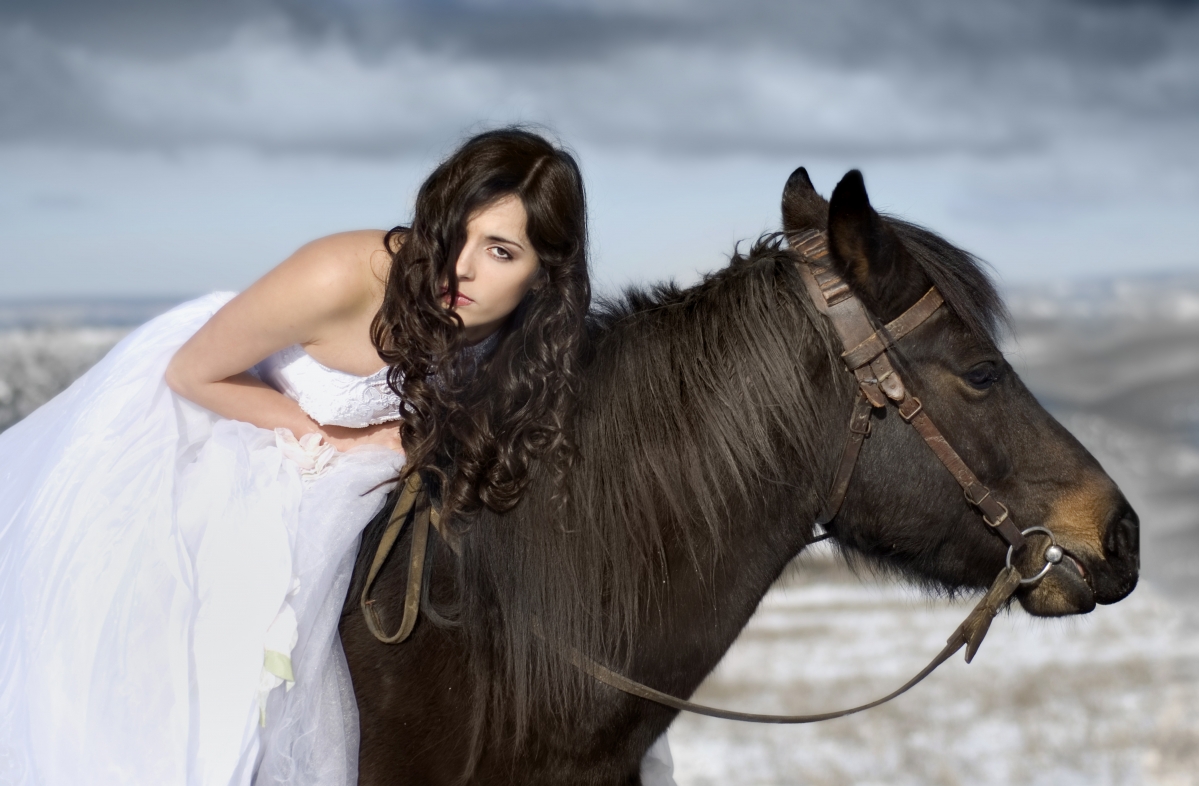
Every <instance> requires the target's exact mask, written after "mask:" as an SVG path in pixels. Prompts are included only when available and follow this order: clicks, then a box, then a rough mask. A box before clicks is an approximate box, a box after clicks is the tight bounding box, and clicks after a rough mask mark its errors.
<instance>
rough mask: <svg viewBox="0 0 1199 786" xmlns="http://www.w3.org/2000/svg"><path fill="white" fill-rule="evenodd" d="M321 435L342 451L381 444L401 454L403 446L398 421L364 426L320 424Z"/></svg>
mask: <svg viewBox="0 0 1199 786" xmlns="http://www.w3.org/2000/svg"><path fill="white" fill-rule="evenodd" d="M321 435H322V436H323V437H324V438H325V441H326V442H328V443H329V444H330V445H332V446H333V447H335V448H337V449H338V450H340V451H342V452H343V453H344V452H345V451H347V450H349V449H350V448H355V447H358V446H359V445H382V446H383V447H385V448H388V449H390V450H394V451H396V452H397V453H399V454H401V455H403V453H404V447H403V446H402V445H401V444H400V423H399V421H392V422H390V423H380V424H378V425H375V426H367V427H365V428H346V427H345V426H321Z"/></svg>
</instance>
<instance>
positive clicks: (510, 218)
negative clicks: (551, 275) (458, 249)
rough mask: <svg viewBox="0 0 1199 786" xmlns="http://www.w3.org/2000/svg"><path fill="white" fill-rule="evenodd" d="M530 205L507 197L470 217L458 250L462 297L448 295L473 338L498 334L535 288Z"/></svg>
mask: <svg viewBox="0 0 1199 786" xmlns="http://www.w3.org/2000/svg"><path fill="white" fill-rule="evenodd" d="M525 222H526V216H525V206H524V204H523V203H521V201H520V198H519V197H517V196H515V195H513V196H506V197H504V198H503V199H500V200H499V201H498V202H495V203H493V204H491V205H489V206H488V207H485V208H483V209H482V210H480V211H478V212H477V213H475V214H474V215H472V216H471V217H470V218H469V219H468V220H467V222H466V245H464V246H463V247H462V253H461V254H459V255H458V265H457V272H458V301H457V302H456V303H453V304H451V303H450V302H449V292H448V291H447V290H448V288H443V290H442V299H443V301H442V302H444V303H445V304H446V305H447V306H450V307H452V308H453V309H454V311H456V312H457V313H458V316H459V317H461V318H462V324H463V325H464V326H465V327H466V340H467V341H468V342H469V343H472V344H473V343H475V342H476V341H481V340H483V339H484V338H486V337H487V336H489V335H491V334H492V333H494V332H495V331H496V330H498V329H499V327H500V325H502V324H503V322H504V320H505V319H507V317H508V315H509V314H511V313H512V312H513V311H514V310H515V309H516V306H517V305H518V304H519V303H520V301H521V299H522V298H523V297H524V296H525V293H527V292H528V291H529V289H530V288H532V286H533V283H534V282H535V281H536V279H537V273H538V272H539V271H540V269H541V268H540V265H539V263H538V261H537V252H535V251H534V250H533V244H532V243H530V242H529V238H528V236H527V235H526V234H525Z"/></svg>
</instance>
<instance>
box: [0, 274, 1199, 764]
mask: <svg viewBox="0 0 1199 786" xmlns="http://www.w3.org/2000/svg"><path fill="white" fill-rule="evenodd" d="M1009 300H1010V304H1011V306H1012V311H1013V314H1014V317H1015V320H1014V321H1015V328H1016V331H1015V337H1014V339H1013V340H1012V341H1011V342H1010V343H1009V348H1008V351H1009V357H1010V358H1011V360H1012V362H1013V364H1014V365H1015V366H1016V367H1017V369H1018V370H1019V371H1020V373H1021V375H1022V376H1023V377H1024V379H1025V380H1026V381H1027V383H1028V384H1029V387H1030V388H1031V389H1032V390H1033V391H1034V392H1035V393H1036V394H1037V395H1038V397H1039V398H1040V399H1041V400H1042V401H1043V402H1044V403H1045V404H1046V406H1048V407H1049V408H1050V409H1051V410H1052V411H1053V412H1054V414H1055V415H1057V416H1058V418H1059V419H1061V420H1062V421H1063V422H1064V423H1065V424H1066V425H1067V426H1068V427H1069V428H1070V429H1071V431H1073V432H1074V433H1075V435H1076V436H1078V438H1079V439H1080V440H1081V441H1082V442H1083V443H1084V444H1085V445H1086V446H1087V447H1088V448H1089V449H1090V450H1091V451H1092V452H1093V453H1095V455H1096V456H1097V457H1098V458H1099V459H1100V461H1101V462H1102V463H1103V465H1104V467H1105V468H1106V469H1107V470H1108V472H1109V473H1111V474H1112V476H1113V477H1114V478H1115V479H1116V480H1117V481H1118V482H1119V483H1120V485H1121V487H1122V488H1123V489H1124V491H1125V493H1126V494H1127V496H1128V498H1129V499H1130V501H1131V502H1132V504H1133V506H1134V507H1135V508H1136V509H1137V511H1138V512H1139V513H1140V515H1141V520H1142V527H1143V530H1142V548H1143V555H1144V557H1143V580H1142V583H1141V586H1140V587H1139V588H1138V589H1137V590H1136V592H1134V593H1133V594H1132V596H1131V597H1129V598H1128V599H1127V600H1125V601H1123V602H1121V603H1119V604H1116V605H1114V606H1110V607H1105V608H1100V609H1098V610H1096V611H1095V612H1094V613H1092V614H1090V615H1087V616H1085V617H1080V618H1073V619H1067V620H1036V619H1032V618H1030V617H1028V616H1026V615H1024V614H1023V612H1020V611H1019V610H1017V611H1015V612H1013V613H1010V614H1006V615H1003V616H1001V617H1000V618H999V619H998V620H997V621H996V622H995V624H994V625H993V626H992V628H991V633H990V635H989V636H988V638H987V641H986V643H985V644H984V645H983V647H982V649H981V651H980V652H979V655H978V657H977V658H976V659H975V661H974V663H973V664H970V665H966V664H965V663H964V662H963V661H962V660H961V656H960V655H959V656H958V657H957V658H955V659H954V660H952V661H951V662H949V663H947V664H946V665H945V666H943V667H942V668H941V669H940V670H939V671H938V672H937V673H936V674H934V675H933V676H932V677H930V678H929V679H928V680H926V681H925V682H924V683H923V684H921V685H920V686H918V687H917V688H915V689H914V690H913V691H911V692H910V693H908V694H907V695H905V696H903V697H901V698H900V699H898V700H896V701H895V702H893V703H891V704H889V705H886V706H884V707H880V708H876V709H874V710H870V711H868V712H866V713H864V714H861V715H858V716H855V717H852V718H846V719H841V720H837V721H830V722H827V723H822V724H816V725H812V726H793V727H774V726H757V725H746V724H738V723H731V722H727V721H718V720H712V719H707V718H699V717H695V716H690V715H686V714H684V715H682V716H680V718H679V720H678V721H677V722H676V723H675V724H674V726H673V727H672V729H671V744H672V747H673V749H674V755H675V759H676V768H677V775H678V782H679V785H680V786H707V785H708V784H762V785H765V784H779V785H780V786H781V785H782V784H820V785H825V784H828V785H829V786H832V785H834V784H835V785H840V784H855V785H865V784H880V785H881V784H888V785H889V786H894V785H896V784H946V785H948V784H984V785H986V784H995V786H999V785H1000V784H1002V785H1003V786H1010V785H1011V784H1034V785H1035V784H1055V785H1056V784H1062V785H1064V786H1069V785H1071V784H1079V786H1107V785H1109V784H1110V785H1112V786H1116V785H1117V784H1119V785H1123V784H1130V785H1131V784H1154V785H1161V786H1175V785H1178V786H1183V785H1184V784H1199V279H1177V278H1175V279H1160V280H1159V279H1141V280H1137V281H1124V282H1119V281H1109V282H1092V283H1089V284H1086V285H1082V286H1073V287H1060V288H1051V289H1048V290H1036V291H1024V292H1019V291H1017V292H1013V293H1011V297H1010V298H1009ZM139 309H140V310H139ZM156 310H161V304H149V303H133V304H128V303H127V304H124V305H122V304H112V303H109V304H74V305H70V304H67V305H66V306H64V305H62V304H59V305H57V306H54V307H53V308H48V307H46V306H37V305H32V306H25V307H22V306H20V305H12V304H9V305H8V306H5V305H4V304H0V430H3V429H4V428H6V427H7V426H8V425H11V423H13V422H15V421H16V420H18V419H19V418H21V417H23V416H24V415H26V414H28V413H29V412H30V411H32V409H33V408H34V407H36V406H37V405H38V404H40V403H41V402H42V401H44V400H45V399H47V398H48V397H49V396H51V395H53V394H54V393H55V392H57V391H58V390H60V389H62V388H63V387H65V386H66V385H67V384H69V383H70V381H71V380H72V379H74V378H75V377H76V376H77V375H78V374H80V373H82V372H83V371H84V370H85V369H86V368H87V367H88V366H90V365H91V364H92V363H93V362H95V361H96V360H97V359H99V358H100V357H101V356H102V355H103V354H104V352H106V351H107V350H108V348H109V347H111V346H112V344H114V343H115V342H116V341H117V340H119V339H120V337H121V336H123V335H124V334H125V333H126V332H127V331H128V329H129V326H130V325H133V324H137V323H138V322H139V321H142V320H143V319H145V318H146V317H148V316H150V315H152V313H156ZM969 605H970V604H969V602H968V601H966V602H961V603H950V602H947V601H943V600H926V599H923V598H921V597H920V596H919V595H918V594H917V593H915V592H914V591H912V590H910V589H907V588H905V587H903V586H899V585H896V584H893V583H887V582H879V581H875V580H872V579H870V578H868V577H856V576H853V575H851V574H849V573H848V571H846V570H845V569H844V568H843V567H842V566H840V565H839V564H838V563H837V562H836V561H835V560H834V559H832V558H831V557H829V556H828V555H827V554H826V555H824V556H821V555H812V556H809V557H805V558H804V559H803V560H801V561H799V562H798V563H797V564H796V565H795V566H794V568H793V570H792V571H790V573H789V574H788V576H787V578H786V580H785V581H783V582H781V583H780V586H778V587H776V588H775V589H774V590H773V591H771V593H770V594H769V595H767V597H766V599H765V600H764V601H763V604H762V606H761V609H760V610H759V612H758V613H757V615H755V617H754V618H753V620H752V621H751V623H750V625H749V627H748V628H747V629H746V631H745V632H744V634H743V635H742V637H741V638H740V639H739V640H738V642H737V643H736V644H735V645H734V647H733V648H732V650H731V651H730V652H729V654H728V656H727V657H726V658H725V660H724V662H723V663H722V664H721V666H720V667H719V668H718V670H717V671H716V672H715V673H714V674H713V675H712V677H711V678H710V679H709V680H708V681H707V682H706V683H705V684H704V686H703V687H702V688H701V689H700V691H699V694H698V695H697V699H698V700H700V701H705V702H712V703H717V704H719V705H721V706H729V707H735V708H741V709H747V710H754V711H759V712H793V713H798V712H814V711H820V710H824V709H831V708H840V707H843V706H847V705H850V704H855V703H860V702H862V701H865V700H868V699H871V698H875V697H877V696H879V695H882V694H885V693H887V692H889V691H890V690H892V689H893V688H894V687H896V686H898V685H899V684H901V683H902V682H904V681H905V680H906V679H907V678H908V677H909V676H910V675H911V674H913V673H914V672H916V671H917V670H918V669H919V668H920V667H921V666H923V665H924V663H925V662H926V661H927V660H928V658H929V657H931V656H932V655H933V654H934V653H935V652H937V651H938V650H939V649H940V648H941V646H942V644H943V643H944V640H945V638H946V637H947V636H948V635H949V634H950V633H951V632H952V631H953V629H954V628H955V627H956V626H957V625H958V623H959V622H960V621H961V618H962V617H963V616H964V615H965V613H966V611H967V610H968V607H969Z"/></svg>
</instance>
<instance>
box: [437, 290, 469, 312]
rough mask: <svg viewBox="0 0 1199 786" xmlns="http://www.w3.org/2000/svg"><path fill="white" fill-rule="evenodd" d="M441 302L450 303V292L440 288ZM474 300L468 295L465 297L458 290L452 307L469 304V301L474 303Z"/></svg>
mask: <svg viewBox="0 0 1199 786" xmlns="http://www.w3.org/2000/svg"><path fill="white" fill-rule="evenodd" d="M441 302H443V303H445V304H446V305H447V306H448V305H449V304H450V293H449V290H448V289H443V290H441ZM474 302H475V301H473V300H471V299H470V298H469V297H467V296H466V295H464V294H462V293H461V292H459V293H458V298H457V299H456V300H455V301H454V307H455V308H457V307H459V306H469V305H470V304H471V303H474Z"/></svg>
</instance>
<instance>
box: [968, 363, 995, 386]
mask: <svg viewBox="0 0 1199 786" xmlns="http://www.w3.org/2000/svg"><path fill="white" fill-rule="evenodd" d="M962 379H964V380H966V381H967V382H968V383H970V386H971V387H973V388H976V389H977V390H986V389H987V388H989V387H991V386H992V385H994V384H995V381H996V380H997V379H999V367H998V366H997V365H995V364H994V363H980V364H978V365H977V366H975V367H974V368H972V369H970V370H969V371H967V372H966V373H965V374H963V375H962Z"/></svg>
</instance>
